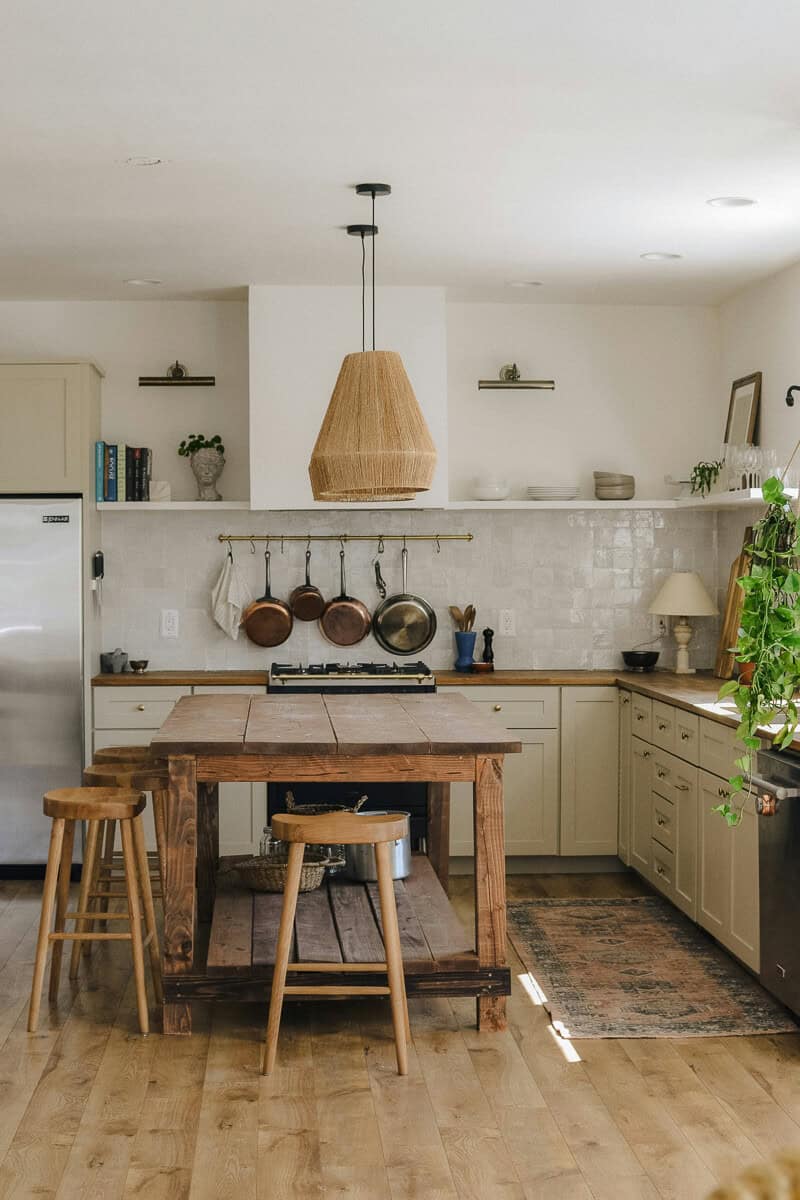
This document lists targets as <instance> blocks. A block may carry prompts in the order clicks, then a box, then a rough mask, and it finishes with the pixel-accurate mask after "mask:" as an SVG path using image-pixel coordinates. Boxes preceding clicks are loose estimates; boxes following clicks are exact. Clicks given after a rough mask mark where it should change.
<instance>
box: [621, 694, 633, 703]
mask: <svg viewBox="0 0 800 1200" xmlns="http://www.w3.org/2000/svg"><path fill="white" fill-rule="evenodd" d="M620 699H621V701H622V703H623V704H630V702H631V698H630V696H621V697H620Z"/></svg>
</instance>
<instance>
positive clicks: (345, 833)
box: [271, 812, 408, 846]
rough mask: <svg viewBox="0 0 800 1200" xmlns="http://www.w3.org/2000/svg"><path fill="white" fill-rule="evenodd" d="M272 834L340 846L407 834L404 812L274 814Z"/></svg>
mask: <svg viewBox="0 0 800 1200" xmlns="http://www.w3.org/2000/svg"><path fill="white" fill-rule="evenodd" d="M271 824H272V833H273V836H274V837H276V838H278V839H279V840H280V841H282V842H323V843H334V844H338V845H340V846H360V845H379V844H380V843H381V842H395V841H397V839H398V838H404V837H407V836H408V813H401V812H393V813H353V812H333V813H320V814H319V815H317V816H312V817H309V816H303V815H302V814H299V813H276V814H275V815H274V817H273V818H272V822H271Z"/></svg>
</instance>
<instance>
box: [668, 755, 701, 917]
mask: <svg viewBox="0 0 800 1200" xmlns="http://www.w3.org/2000/svg"><path fill="white" fill-rule="evenodd" d="M697 775H698V772H697V769H696V768H695V767H692V766H683V767H679V768H677V769H676V771H675V776H674V779H673V795H674V804H673V810H674V813H675V879H674V886H673V896H672V898H673V900H674V902H675V903H676V904H677V906H678V908H680V909H682V910H683V912H685V913H686V915H687V916H688V917H691V918H692V920H693V921H695V920H696V919H697V857H698V855H697V846H698V831H697V817H698V813H697V805H698V801H697V794H698V781H697Z"/></svg>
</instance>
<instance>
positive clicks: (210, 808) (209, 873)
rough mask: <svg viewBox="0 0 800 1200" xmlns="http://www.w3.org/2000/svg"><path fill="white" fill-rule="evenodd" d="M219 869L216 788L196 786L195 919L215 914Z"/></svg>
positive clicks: (199, 919)
mask: <svg viewBox="0 0 800 1200" xmlns="http://www.w3.org/2000/svg"><path fill="white" fill-rule="evenodd" d="M218 867H219V785H218V784H216V783H198V785H197V919H198V921H210V920H211V916H212V914H213V912H214V898H215V894H216V888H217V868H218Z"/></svg>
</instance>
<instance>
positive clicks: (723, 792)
mask: <svg viewBox="0 0 800 1200" xmlns="http://www.w3.org/2000/svg"><path fill="white" fill-rule="evenodd" d="M717 795H718V796H719V797H720V798H721V799H722V800H730V798H731V794H730V792H729V791H728V790H727V788H724V787H718V788H717Z"/></svg>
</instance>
